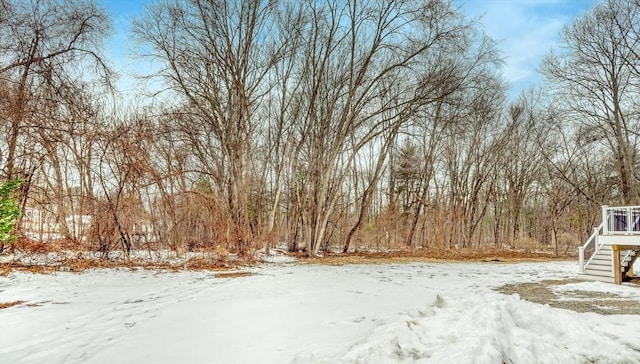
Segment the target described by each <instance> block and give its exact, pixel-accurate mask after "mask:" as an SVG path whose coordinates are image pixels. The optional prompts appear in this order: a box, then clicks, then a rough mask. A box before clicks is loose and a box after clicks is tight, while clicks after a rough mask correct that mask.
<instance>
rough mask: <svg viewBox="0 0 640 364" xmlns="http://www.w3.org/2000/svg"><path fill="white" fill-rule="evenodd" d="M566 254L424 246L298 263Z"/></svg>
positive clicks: (533, 258)
mask: <svg viewBox="0 0 640 364" xmlns="http://www.w3.org/2000/svg"><path fill="white" fill-rule="evenodd" d="M566 259H567V257H556V256H553V255H551V254H546V253H533V252H523V251H510V250H500V249H482V250H478V249H457V250H448V249H424V250H401V251H394V252H374V253H362V252H359V253H352V254H346V255H334V254H330V255H326V256H324V257H316V258H305V257H301V260H300V262H302V263H307V264H328V265H343V264H390V263H412V262H432V263H437V262H468V261H471V262H505V263H517V262H543V261H550V260H566Z"/></svg>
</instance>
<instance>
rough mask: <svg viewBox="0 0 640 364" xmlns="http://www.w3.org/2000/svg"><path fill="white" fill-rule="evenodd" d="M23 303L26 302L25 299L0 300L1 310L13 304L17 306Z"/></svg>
mask: <svg viewBox="0 0 640 364" xmlns="http://www.w3.org/2000/svg"><path fill="white" fill-rule="evenodd" d="M23 303H24V301H12V302H0V310H2V309H5V308H9V307H13V306H17V305H21V304H23Z"/></svg>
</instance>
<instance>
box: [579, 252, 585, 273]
mask: <svg viewBox="0 0 640 364" xmlns="http://www.w3.org/2000/svg"><path fill="white" fill-rule="evenodd" d="M578 257H580V273H584V248H583V247H579V248H578Z"/></svg>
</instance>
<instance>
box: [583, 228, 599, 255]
mask: <svg viewBox="0 0 640 364" xmlns="http://www.w3.org/2000/svg"><path fill="white" fill-rule="evenodd" d="M598 235H600V228H599V227H596V228H593V251H594V253H593V254H594V255H596V254H598V252H599V251H600V244H599V243H598ZM583 254H584V252H583Z"/></svg>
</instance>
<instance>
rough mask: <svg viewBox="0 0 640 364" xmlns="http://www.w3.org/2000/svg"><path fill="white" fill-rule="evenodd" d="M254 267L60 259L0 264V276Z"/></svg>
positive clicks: (207, 261)
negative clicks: (12, 274)
mask: <svg viewBox="0 0 640 364" xmlns="http://www.w3.org/2000/svg"><path fill="white" fill-rule="evenodd" d="M255 263H256V261H255V260H254V259H242V258H238V259H225V260H219V259H216V258H214V257H211V258H209V257H192V258H188V259H185V260H184V261H180V262H171V261H160V262H150V261H146V260H144V259H129V260H126V261H125V260H105V259H95V258H73V259H63V260H60V261H57V262H55V263H52V264H36V263H25V262H20V261H11V262H2V263H0V276H6V275H8V274H10V273H11V272H13V271H22V272H31V273H39V274H50V273H55V272H83V271H85V270H87V269H131V270H137V269H148V270H163V271H175V272H177V271H182V270H190V271H199V270H211V271H225V270H231V269H236V268H239V267H248V266H252V265H254V264H255Z"/></svg>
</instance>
